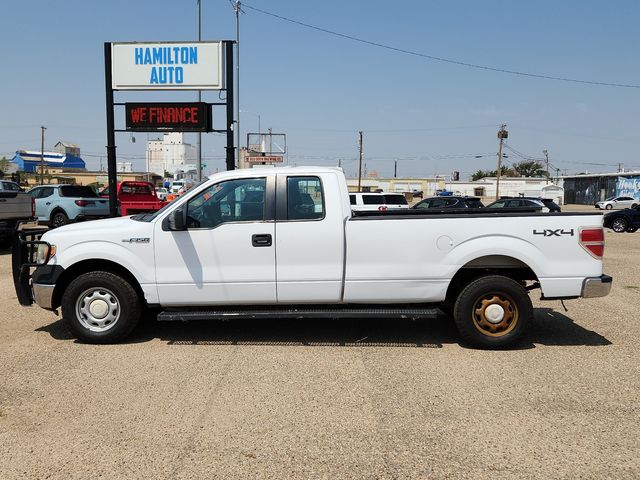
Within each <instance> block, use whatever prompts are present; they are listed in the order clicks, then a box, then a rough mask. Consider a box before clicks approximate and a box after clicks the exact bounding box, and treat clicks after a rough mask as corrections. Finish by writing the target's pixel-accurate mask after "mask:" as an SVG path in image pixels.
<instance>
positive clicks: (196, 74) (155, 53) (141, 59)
mask: <svg viewBox="0 0 640 480" xmlns="http://www.w3.org/2000/svg"><path fill="white" fill-rule="evenodd" d="M222 73H223V72H222V42H168V43H136V42H129V43H113V44H112V46H111V79H112V88H113V89H114V90H221V89H223V88H224V85H223V83H222V78H223V75H222Z"/></svg>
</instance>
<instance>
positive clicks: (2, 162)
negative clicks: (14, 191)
mask: <svg viewBox="0 0 640 480" xmlns="http://www.w3.org/2000/svg"><path fill="white" fill-rule="evenodd" d="M8 166H9V160H7V157H2V158H0V172H4V171H5V170H6V169H7V167H8Z"/></svg>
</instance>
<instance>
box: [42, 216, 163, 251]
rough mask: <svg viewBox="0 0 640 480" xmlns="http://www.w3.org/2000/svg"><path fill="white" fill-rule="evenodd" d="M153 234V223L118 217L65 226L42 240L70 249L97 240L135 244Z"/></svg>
mask: <svg viewBox="0 0 640 480" xmlns="http://www.w3.org/2000/svg"><path fill="white" fill-rule="evenodd" d="M152 233H153V223H150V222H139V221H136V220H132V219H131V217H117V218H105V219H102V220H91V221H88V222H79V223H73V224H71V225H65V226H64V227H60V228H56V229H55V230H50V231H48V232H46V233H45V234H44V235H43V236H42V240H43V241H45V242H49V243H52V244H55V245H57V246H58V247H62V246H64V247H70V246H72V245H75V244H78V243H83V242H87V241H95V240H100V241H103V242H112V243H118V244H120V245H121V244H122V242H133V241H135V240H134V239H141V238H147V239H150V237H151V236H152ZM148 241H149V240H147V242H148Z"/></svg>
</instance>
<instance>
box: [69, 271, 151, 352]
mask: <svg viewBox="0 0 640 480" xmlns="http://www.w3.org/2000/svg"><path fill="white" fill-rule="evenodd" d="M88 292H90V293H88ZM92 298H94V300H91V299H92ZM96 301H98V302H100V301H101V302H102V304H98V305H97V306H96V310H97V311H98V315H95V317H92V316H91V315H92V312H91V311H90V308H92V306H93V303H94V302H96ZM103 304H104V305H103ZM104 308H106V309H107V313H106V314H105V315H104V316H102V317H100V313H102V311H101V309H104ZM83 312H84V313H83ZM141 313H142V301H141V299H140V295H138V292H137V291H136V290H135V289H134V288H133V286H132V285H131V284H130V283H129V281H128V280H126V279H124V278H122V277H120V276H119V275H116V274H114V273H111V272H103V271H97V272H89V273H85V274H82V275H80V276H79V277H78V278H76V279H75V280H73V281H72V282H71V283H70V284H69V286H68V287H67V289H66V290H65V291H64V293H63V295H62V318H63V319H64V320H65V322H67V324H68V325H69V328H70V329H71V331H72V332H73V333H74V334H75V335H76V336H77V337H78V338H79V339H80V340H83V341H85V342H88V343H116V342H118V341H120V340H122V339H123V338H125V337H126V336H127V335H129V334H130V333H131V332H132V331H133V329H134V328H135V327H136V325H137V324H138V321H139V320H140V314H141ZM98 317H100V318H98ZM113 317H115V318H113ZM110 319H111V320H110ZM101 323H104V325H100V324H101Z"/></svg>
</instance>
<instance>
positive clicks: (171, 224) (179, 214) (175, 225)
mask: <svg viewBox="0 0 640 480" xmlns="http://www.w3.org/2000/svg"><path fill="white" fill-rule="evenodd" d="M184 217H185V214H184V209H183V208H176V209H175V210H174V211H173V212H171V213H170V214H169V216H167V220H166V227H167V230H169V231H172V232H179V231H182V230H186V229H187V224H186V222H185V218H184Z"/></svg>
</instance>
